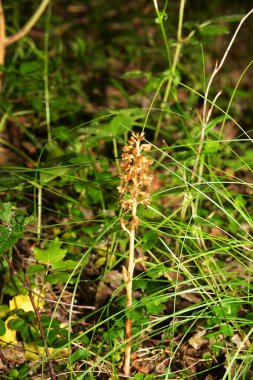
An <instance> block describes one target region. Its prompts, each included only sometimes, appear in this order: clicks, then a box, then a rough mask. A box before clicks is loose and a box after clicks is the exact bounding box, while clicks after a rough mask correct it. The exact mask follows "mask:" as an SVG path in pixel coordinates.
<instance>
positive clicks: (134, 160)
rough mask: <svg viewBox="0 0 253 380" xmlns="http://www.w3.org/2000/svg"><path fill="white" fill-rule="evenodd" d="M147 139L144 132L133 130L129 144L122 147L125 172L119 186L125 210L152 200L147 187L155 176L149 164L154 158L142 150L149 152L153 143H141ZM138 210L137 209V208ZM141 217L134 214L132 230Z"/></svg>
mask: <svg viewBox="0 0 253 380" xmlns="http://www.w3.org/2000/svg"><path fill="white" fill-rule="evenodd" d="M143 140H145V134H144V132H142V133H138V132H136V133H135V132H132V135H131V137H130V139H129V140H128V144H129V145H126V146H124V147H123V148H122V150H123V152H124V153H122V155H121V158H122V160H123V161H122V162H121V165H120V166H121V168H122V169H123V173H122V174H121V176H120V179H121V185H120V186H118V187H117V189H118V191H119V193H120V198H121V204H122V208H123V210H124V211H130V210H132V211H133V209H134V208H136V207H137V205H138V204H143V205H147V204H149V202H150V194H149V193H148V192H147V189H148V188H149V186H150V185H151V184H152V182H153V179H154V176H152V175H151V174H150V168H149V166H150V165H152V164H153V160H151V159H150V158H149V157H147V156H145V155H143V153H142V152H148V151H150V149H151V144H141V141H143ZM135 211H136V210H135ZM138 223H139V219H138V218H137V216H136V215H133V214H132V217H131V222H130V230H132V229H136V228H137V227H138Z"/></svg>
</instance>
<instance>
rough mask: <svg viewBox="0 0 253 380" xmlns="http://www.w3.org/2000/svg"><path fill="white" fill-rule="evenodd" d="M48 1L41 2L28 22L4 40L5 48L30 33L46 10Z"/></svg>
mask: <svg viewBox="0 0 253 380" xmlns="http://www.w3.org/2000/svg"><path fill="white" fill-rule="evenodd" d="M49 2H50V0H42V1H41V3H40V5H39V7H38V8H37V9H36V11H35V12H34V14H33V15H32V17H31V18H30V20H28V22H27V23H26V24H25V25H24V26H23V28H21V29H20V30H19V31H18V32H17V33H15V34H13V35H12V36H9V37H6V38H5V46H8V45H11V44H13V42H16V41H18V40H20V39H21V38H23V37H24V36H25V35H26V34H28V33H29V32H30V30H31V29H32V28H33V26H34V25H35V24H36V22H37V21H38V19H39V18H40V16H41V15H42V13H43V12H44V10H45V9H46V7H47V5H48V4H49Z"/></svg>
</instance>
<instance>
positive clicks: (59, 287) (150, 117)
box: [0, 0, 253, 380]
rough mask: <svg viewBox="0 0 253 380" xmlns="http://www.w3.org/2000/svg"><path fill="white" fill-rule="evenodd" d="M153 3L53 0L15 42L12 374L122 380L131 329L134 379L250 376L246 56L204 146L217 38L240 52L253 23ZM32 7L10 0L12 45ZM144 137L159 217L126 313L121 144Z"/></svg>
mask: <svg viewBox="0 0 253 380" xmlns="http://www.w3.org/2000/svg"><path fill="white" fill-rule="evenodd" d="M21 3H22V2H21ZM144 3H145V2H141V4H142V5H143V10H141V9H140V7H139V6H137V4H135V3H134V2H130V3H129V4H121V6H122V8H123V10H122V12H124V16H123V14H122V13H121V9H120V8H121V7H119V5H118V4H116V3H115V4H114V5H115V8H112V7H111V5H110V6H109V5H108V4H107V5H106V4H103V2H101V1H95V2H94V4H93V5H92V4H88V5H83V4H81V3H80V4H79V3H78V4H74V3H73V4H69V3H68V7H67V8H66V9H65V8H64V9H63V7H62V4H60V2H58V1H55V3H53V4H52V5H51V6H50V7H49V8H48V10H47V11H46V12H45V14H44V15H43V16H42V18H41V19H40V21H39V23H38V25H37V24H36V27H35V28H34V30H33V32H31V33H30V34H29V35H28V36H26V37H24V38H23V39H22V40H20V41H19V42H17V43H16V44H15V46H14V45H12V46H11V47H10V48H8V54H7V62H6V65H5V67H2V70H3V72H4V78H3V80H4V81H3V90H2V94H1V120H0V132H1V140H0V143H1V150H2V156H3V159H1V167H0V173H1V181H0V194H1V198H0V199H1V208H0V218H1V224H0V254H1V257H2V261H1V264H0V273H1V285H0V286H1V306H0V318H1V319H0V339H1V342H0V344H1V347H0V348H1V360H2V362H3V365H2V367H1V369H0V373H1V378H6V379H23V380H26V379H36V378H43V379H48V378H52V372H51V373H50V371H49V364H50V363H51V364H52V366H53V371H54V372H55V374H56V375H57V378H59V379H77V380H81V379H86V380H93V379H101V380H104V379H123V378H124V375H123V358H124V349H125V346H126V341H125V320H126V318H127V319H131V320H132V321H133V326H132V330H133V331H132V335H133V337H132V358H131V361H132V367H131V370H132V376H131V378H132V379H136V380H150V379H166V380H167V379H173V380H174V379H189V380H191V379H200V380H202V379H203V380H215V379H222V380H227V379H228V380H232V379H233V380H236V379H238V380H239V379H248V378H250V377H249V376H251V373H252V371H251V369H252V357H253V356H252V351H253V343H252V332H253V300H252V286H253V285H252V270H253V266H252V228H253V220H252V212H251V210H252V194H253V181H252V178H253V176H252V160H253V155H252V149H251V144H252V132H251V122H252V120H251V118H252V115H251V108H250V101H251V98H250V91H249V87H248V86H247V81H248V78H249V77H250V74H249V73H250V71H251V70H252V69H251V63H252V62H250V60H249V55H247V56H246V57H245V58H244V61H245V62H246V63H245V64H244V68H243V69H242V70H241V71H240V72H239V73H238V75H237V77H236V79H235V78H232V79H233V80H231V81H229V79H227V76H229V65H230V64H231V61H229V60H228V65H227V66H226V62H225V65H224V67H223V70H224V72H220V73H219V74H218V76H217V79H216V82H214V84H212V86H211V88H210V93H208V99H207V108H208V110H210V109H211V107H213V110H212V112H211V117H210V118H209V120H208V122H207V125H206V129H205V133H204V136H203V135H202V134H203V119H202V112H203V104H204V98H205V91H206V86H207V83H208V81H209V78H210V76H211V74H212V70H213V68H214V65H215V59H216V58H217V55H218V60H219V61H220V60H221V58H222V56H223V54H224V52H225V49H226V48H223V49H218V52H214V51H213V50H212V46H213V44H214V43H215V41H216V40H219V41H221V38H222V36H223V37H224V41H225V42H227V41H230V39H226V38H231V37H232V34H231V33H230V34H229V35H228V33H229V31H230V30H234V29H235V26H237V25H238V23H239V21H240V20H241V19H242V17H243V16H242V15H241V14H236V15H232V16H228V15H227V16H224V17H221V16H220V15H219V14H218V13H217V12H218V10H217V11H216V13H214V14H213V17H212V18H210V19H208V20H207V19H206V18H204V21H199V20H197V19H195V18H194V14H193V13H194V12H193V10H192V11H190V10H189V4H187V5H186V9H185V11H184V1H183V0H182V1H181V2H178V4H177V7H176V6H175V5H170V4H167V2H165V4H164V5H163V6H161V5H160V6H159V7H160V8H159V7H158V5H157V3H156V2H155V1H154V5H153V4H146V3H145V4H144ZM26 5H27V2H26V1H24V4H19V2H13V5H11V4H4V9H5V12H6V20H7V22H8V29H7V31H8V33H9V34H10V33H11V32H13V31H14V30H17V29H18V28H19V27H20V25H23V23H24V21H25V20H24V17H25V14H23V11H22V10H23V7H25V6H26ZM144 5H145V6H144ZM34 7H35V5H34ZM99 7H101V8H99ZM162 7H163V8H162ZM170 7H171V9H170ZM187 10H189V15H188V14H187V16H186V14H185V15H184V13H185V12H187ZM170 11H171V12H172V13H170ZM142 12H143V13H142ZM245 13H246V12H245ZM130 14H134V16H135V18H134V19H131V22H133V23H134V25H135V27H136V29H134V27H133V28H132V27H131V28H130V26H129V25H130V24H129V20H128V19H127V16H128V17H129V15H130ZM66 17H68V18H69V19H68V18H67V19H66ZM115 17H116V21H115ZM190 17H191V19H190ZM251 18H252V17H251ZM251 18H250V17H249V20H251ZM178 20H179V23H178ZM83 24H84V25H83ZM101 25H103V27H102V29H101V30H100V27H101ZM131 25H132V24H131ZM117 28H118V29H117ZM84 29H85V30H87V29H88V30H89V33H86V34H87V35H86V36H85V37H84ZM115 30H116V31H118V33H115ZM143 31H145V33H144V32H143ZM179 37H180V38H179ZM244 43H245V46H247V41H244ZM226 46H227V45H226ZM236 49H237V44H236V40H235V43H234V45H233V46H232V48H231V52H234V51H235V50H236ZM213 56H215V59H213ZM227 73H228V74H227ZM223 78H225V79H224V81H223ZM221 87H222V88H223V94H222V95H221V96H220V97H219V98H218V99H217V102H216V101H214V98H215V95H216V93H217V92H218V91H219V89H220V88H221ZM142 130H145V134H146V139H147V141H148V142H149V143H151V144H152V149H151V151H150V152H149V153H148V156H149V157H151V158H152V160H153V161H154V163H153V165H152V168H151V170H152V174H153V175H154V176H155V180H154V183H153V185H152V189H151V199H152V201H151V203H150V205H148V206H147V207H143V206H140V207H139V208H138V217H139V219H140V224H139V227H138V230H137V232H136V241H135V255H136V264H135V272H134V281H133V306H132V307H131V308H126V295H125V285H124V281H123V275H122V266H126V261H127V258H128V236H127V234H126V232H125V231H123V230H122V229H121V226H120V217H121V216H122V210H120V203H119V195H118V191H117V189H116V187H117V186H118V185H119V174H120V170H121V169H120V165H119V163H120V161H119V160H120V156H121V148H122V147H123V146H124V145H126V142H127V139H128V136H129V134H130V132H131V131H142ZM201 145H202V146H201ZM200 146H201V149H200V148H199V147H200ZM22 297H23V298H22ZM31 299H33V300H34V303H35V309H36V310H34V305H32V303H31ZM38 315H39V317H38ZM41 330H43V331H44V337H43V334H42V333H41ZM46 347H47V348H48V350H49V354H48V353H47V352H46ZM13 352H14V354H13ZM17 353H18V354H17Z"/></svg>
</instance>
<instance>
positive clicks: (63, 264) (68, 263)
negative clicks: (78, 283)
mask: <svg viewBox="0 0 253 380" xmlns="http://www.w3.org/2000/svg"><path fill="white" fill-rule="evenodd" d="M76 267H77V262H76V261H74V260H65V261H62V260H61V261H58V262H57V263H55V264H53V265H52V268H53V269H54V270H56V271H65V270H68V269H69V270H72V269H75V268H76Z"/></svg>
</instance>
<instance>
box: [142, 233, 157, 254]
mask: <svg viewBox="0 0 253 380" xmlns="http://www.w3.org/2000/svg"><path fill="white" fill-rule="evenodd" d="M158 238H159V235H158V233H157V232H156V231H152V230H151V231H148V232H147V233H145V235H144V236H143V242H144V244H142V248H143V249H144V250H145V251H146V250H148V249H151V248H153V247H154V245H155V244H156V242H157V240H158Z"/></svg>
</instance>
